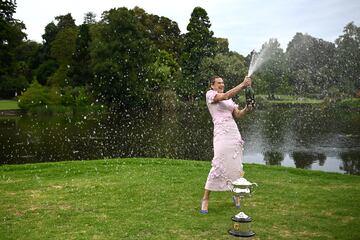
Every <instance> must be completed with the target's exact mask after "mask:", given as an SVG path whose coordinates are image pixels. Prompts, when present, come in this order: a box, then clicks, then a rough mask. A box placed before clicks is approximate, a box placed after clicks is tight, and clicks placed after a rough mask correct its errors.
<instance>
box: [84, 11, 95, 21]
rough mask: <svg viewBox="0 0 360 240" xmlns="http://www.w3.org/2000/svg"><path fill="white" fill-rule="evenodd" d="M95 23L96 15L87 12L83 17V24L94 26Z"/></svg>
mask: <svg viewBox="0 0 360 240" xmlns="http://www.w3.org/2000/svg"><path fill="white" fill-rule="evenodd" d="M95 23H96V14H95V13H93V12H87V13H85V16H84V24H95Z"/></svg>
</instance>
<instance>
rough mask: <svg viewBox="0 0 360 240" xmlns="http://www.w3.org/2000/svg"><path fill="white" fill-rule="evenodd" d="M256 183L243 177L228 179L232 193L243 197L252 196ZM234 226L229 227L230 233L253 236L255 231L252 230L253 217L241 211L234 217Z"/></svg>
mask: <svg viewBox="0 0 360 240" xmlns="http://www.w3.org/2000/svg"><path fill="white" fill-rule="evenodd" d="M255 186H257V184H256V183H251V182H249V181H248V180H246V179H245V178H243V177H240V178H238V179H236V180H235V181H233V182H232V181H230V180H229V181H228V187H229V189H230V191H231V193H232V194H233V195H235V196H237V197H240V198H243V197H245V196H251V193H253V192H254V187H255ZM231 220H232V228H231V229H229V231H228V232H229V234H231V235H233V236H235V237H252V236H254V235H255V232H253V231H252V230H251V222H252V219H251V217H250V216H248V215H246V214H245V213H244V212H239V213H238V214H236V215H234V216H233V217H232V218H231Z"/></svg>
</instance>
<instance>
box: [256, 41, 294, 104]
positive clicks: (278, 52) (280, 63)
mask: <svg viewBox="0 0 360 240" xmlns="http://www.w3.org/2000/svg"><path fill="white" fill-rule="evenodd" d="M263 49H267V51H268V52H269V53H268V54H269V56H267V57H268V58H269V60H268V61H266V62H265V63H264V65H263V66H262V68H261V69H260V70H259V74H258V77H259V79H257V80H256V83H255V86H256V88H259V89H263V91H264V92H265V93H267V94H268V98H269V99H275V93H276V92H280V91H279V89H280V88H285V87H286V86H287V82H286V80H287V79H286V75H285V74H286V65H285V54H284V52H283V50H282V49H281V48H280V43H279V42H278V41H277V39H270V40H269V41H268V42H266V43H264V45H263V46H262V50H263ZM260 79H261V80H260Z"/></svg>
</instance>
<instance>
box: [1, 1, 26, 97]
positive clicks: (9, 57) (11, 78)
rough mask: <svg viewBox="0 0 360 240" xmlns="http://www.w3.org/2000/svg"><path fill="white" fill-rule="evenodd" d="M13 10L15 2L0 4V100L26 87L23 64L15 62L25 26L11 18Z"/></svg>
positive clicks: (12, 95)
mask: <svg viewBox="0 0 360 240" xmlns="http://www.w3.org/2000/svg"><path fill="white" fill-rule="evenodd" d="M15 10H16V1H1V2H0V98H10V97H14V95H16V94H17V93H20V91H22V90H23V88H25V87H26V86H27V85H28V83H27V81H26V78H25V76H24V74H23V73H24V71H22V70H23V68H24V67H23V64H22V63H20V62H18V61H17V60H16V51H17V48H18V47H19V46H20V45H21V44H22V40H23V39H24V38H25V37H26V34H25V33H23V32H22V30H23V29H25V25H24V24H23V23H22V22H20V21H19V20H17V19H14V18H13V14H14V13H15Z"/></svg>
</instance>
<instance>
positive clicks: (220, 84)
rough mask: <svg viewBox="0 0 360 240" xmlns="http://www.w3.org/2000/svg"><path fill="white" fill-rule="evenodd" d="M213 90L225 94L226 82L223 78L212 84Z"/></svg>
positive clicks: (216, 79)
mask: <svg viewBox="0 0 360 240" xmlns="http://www.w3.org/2000/svg"><path fill="white" fill-rule="evenodd" d="M211 88H212V89H213V90H214V91H217V92H218V93H223V92H224V80H223V79H222V78H215V81H214V83H213V84H211Z"/></svg>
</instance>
